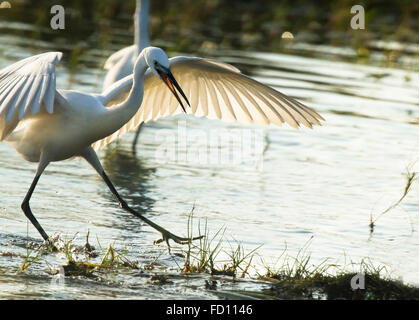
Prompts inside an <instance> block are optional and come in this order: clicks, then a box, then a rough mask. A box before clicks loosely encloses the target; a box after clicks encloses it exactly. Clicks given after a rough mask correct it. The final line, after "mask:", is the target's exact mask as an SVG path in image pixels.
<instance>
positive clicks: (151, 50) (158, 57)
mask: <svg viewBox="0 0 419 320" xmlns="http://www.w3.org/2000/svg"><path fill="white" fill-rule="evenodd" d="M144 58H145V61H146V62H147V64H148V66H149V67H150V69H151V70H152V72H153V73H154V74H155V75H156V76H158V77H159V78H160V79H161V80H162V81H163V82H164V83H165V84H166V85H167V86H168V88H169V89H170V91H172V93H173V94H174V95H175V97H176V99H177V100H178V101H179V103H180V105H181V106H182V109H183V111H185V113H186V110H185V107H184V106H183V103H182V100H181V99H180V97H179V95H178V94H177V92H176V89H177V91H178V92H179V93H180V94H181V95H182V97H183V98H184V99H185V101H186V103H187V104H188V105H189V106H190V104H189V101H188V99H187V98H186V96H185V94H184V93H183V90H182V89H181V88H180V86H179V84H178V83H177V81H176V80H175V78H174V77H173V74H172V72H171V71H170V62H169V58H168V57H167V55H166V53H165V52H164V51H163V50H162V49H160V48H156V47H148V48H145V49H144Z"/></svg>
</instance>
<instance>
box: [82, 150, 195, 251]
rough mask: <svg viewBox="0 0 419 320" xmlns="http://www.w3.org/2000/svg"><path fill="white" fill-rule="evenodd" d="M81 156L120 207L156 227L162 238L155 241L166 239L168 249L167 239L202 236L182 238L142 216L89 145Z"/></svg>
mask: <svg viewBox="0 0 419 320" xmlns="http://www.w3.org/2000/svg"><path fill="white" fill-rule="evenodd" d="M82 157H84V158H85V159H86V161H87V162H89V163H90V165H91V166H92V167H93V168H94V169H95V170H96V171H97V173H99V175H100V176H101V177H102V179H103V181H105V183H106V185H107V186H108V187H109V189H110V190H111V192H112V193H113V195H114V196H115V197H116V198H117V200H118V202H119V205H120V206H121V208H122V209H124V210H125V211H128V212H130V213H132V214H133V215H134V216H136V217H137V218H140V219H141V220H143V221H144V222H145V223H147V224H148V225H149V226H151V227H153V228H154V229H156V230H157V231H159V232H160V233H161V234H162V236H163V238H162V239H159V240H157V241H155V243H160V242H162V241H166V243H167V246H168V247H169V250H170V246H169V239H172V240H173V241H175V242H176V243H180V244H185V243H189V242H190V241H192V240H197V239H202V238H203V236H200V237H195V238H183V237H179V236H176V235H174V234H173V233H171V232H169V231H167V230H166V229H164V228H163V227H161V226H159V225H158V224H155V223H154V222H153V221H151V220H149V219H147V218H146V217H144V216H143V215H142V214H140V213H138V212H137V211H135V210H134V209H132V208H131V207H129V206H128V204H127V203H126V202H125V200H124V199H122V197H121V196H120V195H119V193H118V191H116V189H115V187H114V185H113V184H112V182H111V180H110V179H109V178H108V176H107V175H106V173H105V171H104V170H103V168H102V165H101V164H100V161H99V159H98V158H97V155H96V153H95V151H94V150H93V149H92V148H91V147H89V148H87V149H86V151H85V153H83V155H82Z"/></svg>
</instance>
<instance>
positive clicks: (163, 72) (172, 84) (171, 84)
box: [157, 67, 191, 113]
mask: <svg viewBox="0 0 419 320" xmlns="http://www.w3.org/2000/svg"><path fill="white" fill-rule="evenodd" d="M157 72H158V74H159V75H160V78H161V79H162V80H163V82H164V83H165V84H166V85H167V87H168V88H169V89H170V91H172V93H173V94H174V95H175V97H176V99H177V101H179V103H180V105H181V107H182V109H183V111H184V112H185V113H186V109H185V107H184V105H183V102H182V100H181V99H180V97H179V95H178V94H177V92H176V89H177V91H179V92H180V94H181V95H182V97H183V99H185V101H186V103H187V104H188V106H189V107H190V106H191V105H190V104H189V101H188V98H186V96H185V94H184V93H183V90H182V88H181V87H180V86H179V84H178V83H177V81H176V79H175V77H173V74H172V72H170V69H166V68H163V67H160V68H159V69H158V70H157Z"/></svg>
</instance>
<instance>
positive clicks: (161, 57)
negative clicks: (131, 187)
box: [0, 47, 324, 243]
mask: <svg viewBox="0 0 419 320" xmlns="http://www.w3.org/2000/svg"><path fill="white" fill-rule="evenodd" d="M61 56H62V54H61V53H60V52H49V53H44V54H40V55H36V56H33V57H29V58H26V59H24V60H21V61H19V62H17V63H15V64H12V65H11V66H9V67H7V68H5V69H3V70H0V141H2V140H5V141H6V142H8V143H9V144H10V145H11V146H12V147H13V148H14V149H15V150H16V151H17V152H18V153H19V154H20V155H21V156H22V157H23V158H24V159H26V160H28V161H31V162H39V164H38V169H37V171H36V175H35V178H34V180H33V182H32V184H31V186H30V188H29V191H28V192H27V194H26V197H25V198H24V200H23V202H22V210H23V211H24V213H25V215H26V217H27V218H28V219H29V220H30V221H31V222H32V224H33V225H34V226H35V227H36V229H37V230H38V231H39V233H40V234H41V235H42V237H43V238H44V239H45V240H48V236H47V234H46V232H45V231H44V230H43V229H42V227H41V225H40V224H39V223H38V221H37V220H36V219H35V217H34V215H33V214H32V212H31V209H30V206H29V201H30V198H31V196H32V193H33V192H34V189H35V187H36V185H37V183H38V180H39V178H40V176H41V174H42V173H43V172H44V170H45V168H46V167H47V166H48V165H49V164H50V163H51V162H54V161H61V160H65V159H69V158H72V157H82V158H84V159H85V160H86V161H87V162H88V163H89V164H90V165H91V166H92V167H93V168H94V169H95V170H96V171H97V172H98V174H99V175H100V176H101V177H102V179H103V180H104V181H105V182H106V184H107V185H108V187H109V189H110V190H111V192H112V193H113V194H114V195H115V197H116V198H117V200H118V202H119V204H120V206H121V207H122V208H123V209H124V210H126V211H128V212H130V213H132V214H134V215H135V216H137V217H138V218H140V219H142V220H143V221H144V222H146V223H147V224H149V225H150V226H151V227H153V228H154V229H156V230H157V231H159V232H160V233H161V234H162V236H163V237H162V239H161V240H159V241H158V242H160V241H163V240H165V241H166V242H167V243H168V240H169V239H172V240H173V241H175V242H177V243H185V242H187V241H190V240H191V239H188V238H182V237H178V236H176V235H174V234H172V233H170V232H169V231H167V230H166V229H164V228H162V227H160V226H159V225H157V224H155V223H153V222H152V221H150V220H148V219H147V218H146V217H144V216H143V215H141V214H139V213H138V212H136V211H135V210H133V209H132V208H130V207H129V206H128V204H127V203H126V202H125V201H124V200H123V199H122V198H121V196H120V195H119V194H118V192H117V190H116V189H115V187H114V186H113V184H112V182H111V181H110V180H109V178H108V177H107V175H106V173H105V171H104V169H103V168H102V165H101V164H100V161H99V159H98V157H97V155H96V152H95V149H98V148H100V147H103V146H105V145H106V144H108V143H110V142H111V141H113V140H115V139H116V138H117V137H119V136H121V135H122V134H124V133H125V132H127V131H128V130H130V129H133V128H136V127H137V126H138V125H139V124H140V123H141V122H146V121H148V120H151V119H153V120H156V119H157V118H159V117H162V116H166V115H174V114H178V113H181V112H182V111H183V112H187V113H193V114H195V115H197V116H206V117H209V118H218V119H221V120H226V121H234V120H237V121H239V122H244V123H249V122H255V123H259V124H269V123H274V124H277V125H281V124H282V123H283V122H287V123H288V124H290V125H291V126H293V127H296V128H297V127H298V126H299V123H301V124H303V125H305V126H307V127H310V128H311V127H312V125H313V124H316V125H320V121H319V120H324V119H323V118H322V117H321V116H320V115H319V114H318V113H316V112H315V111H314V110H312V109H310V108H308V107H306V106H304V105H303V104H301V103H300V102H298V101H296V100H294V99H292V98H289V97H287V96H285V95H283V94H281V93H280V92H278V91H276V90H274V89H272V88H270V87H268V86H265V85H263V84H261V83H259V82H257V81H255V80H253V79H251V78H248V77H247V76H245V75H243V74H241V73H240V71H239V70H238V69H236V68H235V67H233V66H230V65H227V64H224V63H219V62H215V61H212V60H206V59H202V58H188V57H176V58H172V59H170V61H169V59H168V58H167V56H166V54H165V53H164V51H163V50H161V49H159V48H154V47H148V48H146V49H144V50H143V51H142V52H141V54H140V55H139V56H138V58H137V60H136V63H135V67H134V73H133V74H132V75H130V76H128V77H125V78H123V79H121V80H120V81H118V82H116V83H114V84H113V85H112V86H111V87H109V88H108V89H107V90H105V91H104V92H103V93H102V94H87V93H82V92H79V91H71V90H56V87H55V78H56V75H55V65H56V64H57V63H58V62H59V60H60V59H61ZM172 72H173V74H174V75H173V74H172ZM174 76H176V78H178V81H179V82H180V83H181V85H182V86H183V90H184V91H182V89H181V88H180V86H179V84H178V83H177V81H176V80H175V78H174ZM161 80H162V81H161ZM165 85H166V86H167V87H168V88H169V89H170V90H167V89H166V88H165ZM178 93H179V94H180V95H178ZM189 101H190V102H191V103H190V104H189ZM185 103H186V104H187V105H189V106H190V107H189V108H187V109H185V105H186V104H185ZM140 106H142V107H140ZM194 239H197V238H194ZM192 240H193V239H192Z"/></svg>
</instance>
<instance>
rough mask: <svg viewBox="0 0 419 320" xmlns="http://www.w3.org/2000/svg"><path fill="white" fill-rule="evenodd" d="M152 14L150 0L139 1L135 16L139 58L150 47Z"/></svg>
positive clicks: (136, 43)
mask: <svg viewBox="0 0 419 320" xmlns="http://www.w3.org/2000/svg"><path fill="white" fill-rule="evenodd" d="M149 12H150V0H137V9H136V10H135V15H134V24H135V45H136V47H137V56H138V55H139V54H140V52H141V51H142V50H143V49H144V48H145V47H148V46H149V45H150V38H149V33H148V24H149Z"/></svg>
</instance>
